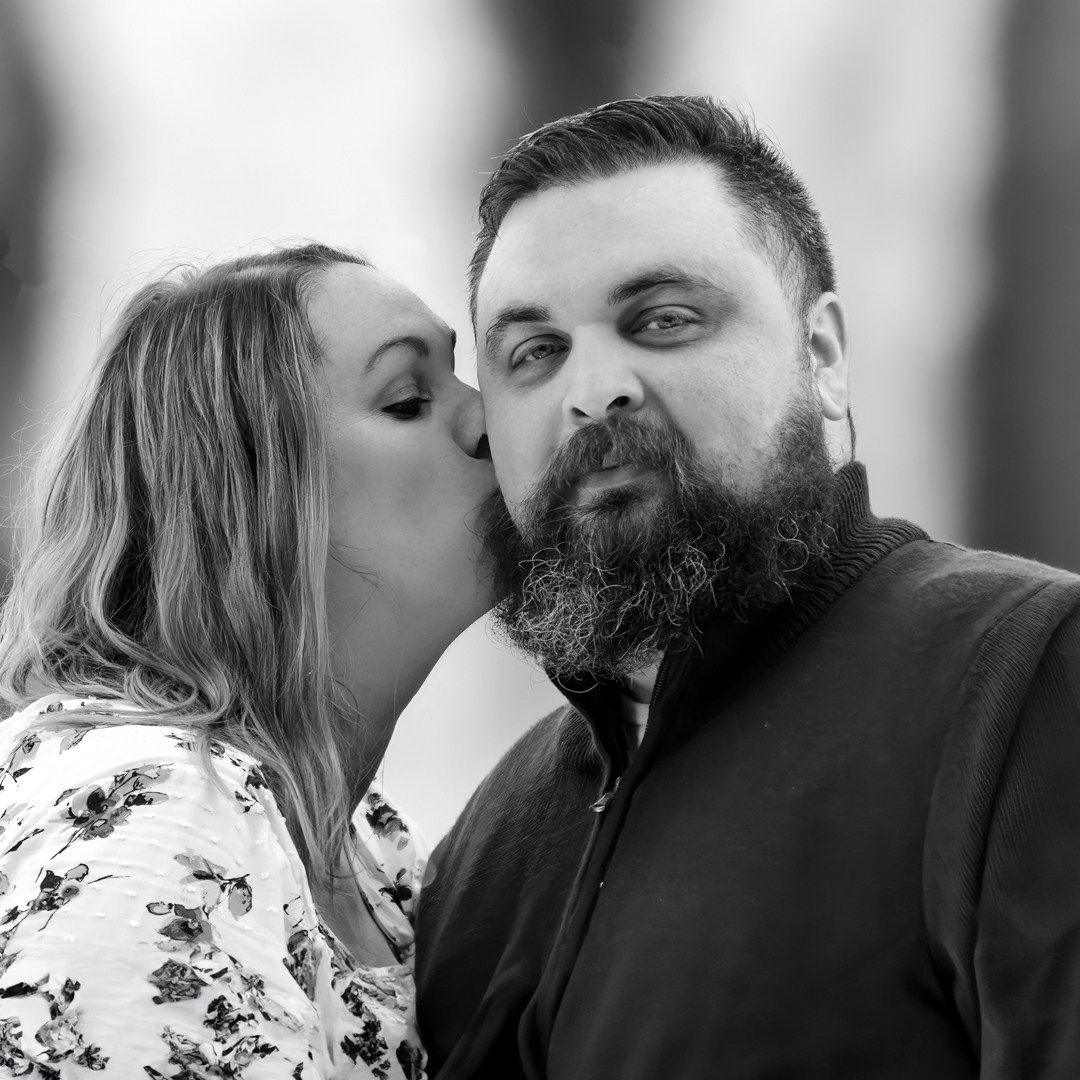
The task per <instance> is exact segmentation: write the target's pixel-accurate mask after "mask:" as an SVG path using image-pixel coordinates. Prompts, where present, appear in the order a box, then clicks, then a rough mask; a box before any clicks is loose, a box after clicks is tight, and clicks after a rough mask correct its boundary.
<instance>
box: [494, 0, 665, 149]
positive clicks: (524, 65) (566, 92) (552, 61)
mask: <svg viewBox="0 0 1080 1080" xmlns="http://www.w3.org/2000/svg"><path fill="white" fill-rule="evenodd" d="M645 2H647V0H488V4H489V5H490V8H491V11H492V16H493V18H494V21H495V25H496V26H497V27H499V29H500V31H501V32H502V34H503V37H504V39H505V42H506V45H507V49H508V52H509V53H510V55H511V57H512V60H511V71H513V72H514V73H515V74H516V75H517V78H518V87H517V90H518V94H517V98H516V99H515V100H514V101H513V102H512V103H511V104H510V107H509V108H508V109H507V113H506V121H505V126H504V130H503V131H502V132H500V136H501V142H500V143H499V144H498V146H497V151H496V152H497V153H498V154H501V153H503V152H504V151H505V150H508V149H509V148H510V146H511V145H512V144H513V142H514V141H515V140H517V139H518V138H519V137H520V136H522V135H524V134H526V133H527V132H530V131H533V130H534V129H535V128H538V127H539V126H540V125H541V124H546V123H548V122H549V121H551V120H557V119H558V118H559V117H560V116H568V115H570V114H571V113H576V112H581V111H582V110H583V109H591V108H593V107H594V106H596V105H602V104H604V103H605V102H607V101H614V100H615V99H616V98H620V97H628V96H630V95H631V94H632V93H633V90H632V86H631V81H632V80H631V71H630V63H629V59H628V56H627V50H628V47H629V45H630V42H631V39H632V37H633V34H634V30H635V28H636V25H637V21H638V17H639V14H640V12H641V9H642V7H643V6H644V3H645Z"/></svg>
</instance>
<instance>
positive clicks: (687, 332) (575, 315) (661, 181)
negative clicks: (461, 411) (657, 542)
mask: <svg viewBox="0 0 1080 1080" xmlns="http://www.w3.org/2000/svg"><path fill="white" fill-rule="evenodd" d="M477 338H478V340H477V344H478V350H479V374H480V385H481V390H482V391H483V395H484V405H485V412H486V417H487V428H488V437H489V439H490V442H491V450H492V456H493V459H494V462H495V471H496V474H497V476H498V479H499V484H500V487H501V488H502V492H503V495H504V497H505V499H506V502H507V506H508V508H509V510H510V514H511V516H512V517H514V518H515V520H517V519H518V514H517V510H518V508H519V507H521V505H522V503H523V500H524V499H525V498H526V496H527V495H528V494H529V492H530V490H531V489H532V488H533V487H534V485H535V484H536V483H537V481H538V480H539V479H540V478H541V476H542V475H543V473H544V470H545V468H546V467H547V465H548V463H549V462H550V460H551V458H552V456H553V455H554V454H555V453H556V451H557V450H558V449H559V448H560V447H561V446H563V445H564V444H565V443H566V441H567V440H568V439H569V438H570V437H571V435H573V434H574V432H575V431H577V430H579V429H581V428H583V427H587V426H588V425H590V424H595V423H597V422H602V421H604V420H606V419H610V418H611V417H612V416H613V415H614V414H616V413H623V414H651V415H653V416H656V417H657V418H659V419H661V420H663V421H665V422H666V423H668V424H670V425H673V426H674V427H675V428H677V429H678V430H679V431H680V432H681V433H682V435H684V436H685V437H686V439H687V440H688V441H689V443H690V444H691V445H692V446H693V448H694V451H695V452H696V454H697V456H698V458H699V459H700V460H701V461H702V462H703V463H704V464H705V465H706V466H715V467H717V468H722V470H723V475H724V480H725V482H726V483H727V484H728V485H729V486H730V487H731V488H732V489H734V490H738V491H743V492H745V493H747V494H752V493H754V492H755V491H757V490H758V489H759V487H760V485H761V484H762V483H763V482H764V481H765V479H766V478H767V476H768V475H769V470H770V467H771V466H772V465H773V463H774V460H775V456H776V445H777V443H776V438H777V435H778V434H779V433H780V431H781V429H782V427H783V424H784V422H785V419H786V418H788V417H789V416H790V413H791V409H792V406H793V404H794V403H796V402H798V401H802V402H803V403H806V402H808V401H809V402H810V403H811V407H812V408H820V404H819V403H818V398H817V396H816V394H815V391H814V387H813V383H814V376H813V374H812V373H811V371H810V370H809V368H808V365H807V359H808V357H809V358H811V359H813V351H812V349H811V345H812V342H811V340H810V335H808V333H807V328H806V326H805V323H804V321H803V319H802V318H801V317H800V315H799V313H798V312H797V310H796V307H795V305H794V303H793V302H792V299H791V297H790V296H789V295H788V292H787V291H786V290H785V288H784V285H783V284H782V282H781V280H780V277H779V275H778V273H777V271H776V269H775V266H774V264H773V263H772V262H771V261H770V259H769V258H768V256H767V255H766V254H765V253H764V251H763V250H762V249H761V246H760V244H759V243H758V242H756V241H755V240H754V239H753V238H752V237H751V235H750V233H749V231H748V227H747V225H746V223H745V214H744V211H743V210H742V209H741V207H740V206H739V204H738V203H737V202H736V201H735V200H734V199H733V198H732V197H731V196H730V195H729V194H728V193H727V192H726V190H725V189H724V186H723V182H722V180H721V179H720V177H719V176H718V174H717V172H716V171H715V170H714V169H712V168H710V167H709V166H707V165H705V164H703V163H678V164H668V165H657V166H649V167H646V168H640V169H635V170H633V171H630V172H626V173H623V174H621V175H618V176H615V177H611V178H608V179H602V180H596V181H591V182H589V183H585V184H581V185H577V186H573V187H556V188H551V189H548V190H547V191H543V192H541V193H539V194H537V195H534V196H531V197H530V198H527V199H524V200H522V201H521V202H520V203H518V204H516V205H515V206H514V207H513V208H512V209H511V210H510V212H509V213H508V214H507V216H506V218H505V220H504V221H503V223H502V226H501V227H500V229H499V236H498V239H497V240H496V241H495V244H494V246H493V248H492V250H491V254H490V257H489V260H488V263H487V266H486V267H485V270H484V273H483V276H482V278H481V281H480V286H479V292H478V297H477ZM605 464H606V463H605ZM640 480H641V477H640V476H639V475H637V473H636V472H635V470H634V469H633V468H632V467H627V466H624V465H621V464H619V463H615V464H614V466H613V467H608V468H600V469H597V470H595V471H593V472H591V473H590V474H589V475H588V476H587V477H586V478H585V480H584V481H583V482H582V483H581V485H580V487H579V489H578V491H576V492H575V493H574V496H573V497H574V499H575V500H576V501H577V502H578V503H579V504H581V503H585V504H587V503H588V502H589V501H590V500H591V499H593V498H596V497H601V496H600V493H601V492H603V493H604V495H603V496H602V497H609V496H610V495H611V494H612V488H618V487H619V486H621V485H624V484H635V482H637V484H636V486H640Z"/></svg>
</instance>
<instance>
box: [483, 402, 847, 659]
mask: <svg viewBox="0 0 1080 1080" xmlns="http://www.w3.org/2000/svg"><path fill="white" fill-rule="evenodd" d="M612 463H614V464H615V465H631V466H633V467H635V468H636V469H640V470H643V475H641V476H640V477H639V478H638V479H636V480H633V481H631V482H629V483H626V484H623V485H621V486H617V487H612V488H610V489H606V490H605V489H600V490H598V491H592V490H590V491H587V492H586V493H585V495H584V496H583V497H581V498H575V496H576V495H577V493H578V492H579V490H580V488H581V485H582V483H583V482H584V481H585V479H586V477H587V476H588V475H589V474H590V473H594V472H599V471H601V470H602V469H603V468H604V467H605V466H606V465H607V466H610V465H611V464H612ZM835 489H836V480H835V474H834V472H833V468H832V464H831V462H830V460H829V454H828V450H827V448H826V445H825V436H824V431H823V428H822V421H821V415H820V413H817V412H815V410H814V409H813V408H812V406H811V405H810V403H809V402H800V403H799V405H798V406H797V407H795V408H793V409H792V411H791V413H790V415H789V417H788V418H787V420H786V422H785V423H784V424H783V425H782V427H781V430H780V432H779V434H778V438H777V447H776V454H775V457H774V460H773V462H772V465H771V467H770V469H769V472H768V475H767V476H766V478H765V481H764V482H763V484H762V485H761V487H760V490H758V491H756V492H753V493H752V494H751V493H744V492H740V491H738V490H736V489H735V488H733V487H731V486H730V485H728V484H726V483H725V481H724V478H723V475H722V469H720V468H716V467H709V466H707V465H706V464H705V463H703V462H702V461H701V460H700V459H699V457H698V456H697V454H696V452H695V450H694V447H693V445H692V444H691V443H690V441H689V440H688V439H687V438H686V436H685V435H683V434H682V432H680V431H679V430H678V429H677V428H676V427H675V426H674V425H672V424H670V423H667V422H665V421H664V420H663V419H661V418H660V417H658V416H656V415H655V414H639V415H637V414H621V415H616V416H615V417H614V418H613V419H612V420H611V421H610V422H607V423H600V424H592V425H590V426H588V427H585V428H581V429H580V430H579V431H577V432H575V433H574V435H572V436H571V438H570V439H569V440H567V442H566V443H565V444H564V445H563V446H562V447H561V448H560V449H559V450H558V452H557V453H556V454H555V456H554V458H553V459H552V461H551V463H550V464H549V466H548V468H547V470H546V471H545V474H544V476H543V477H542V478H541V480H540V482H539V483H538V484H537V485H536V487H535V488H534V489H533V491H532V492H530V494H529V496H528V497H527V498H526V499H525V500H524V501H523V503H522V505H521V507H520V509H519V513H518V526H517V527H515V525H514V522H513V521H512V520H511V517H510V513H509V510H508V509H507V507H506V504H505V502H503V500H502V498H501V496H496V497H495V502H494V503H493V505H492V506H491V507H490V509H489V513H488V514H487V515H485V516H486V525H485V536H484V539H485V543H486V548H487V552H488V556H489V558H490V560H491V562H492V564H493V569H494V572H495V577H496V581H497V584H498V585H499V586H500V587H501V593H502V595H505V597H506V599H504V600H503V601H502V603H501V604H500V605H499V606H498V607H497V608H496V610H495V626H496V631H497V632H498V633H499V634H500V636H501V637H503V638H504V639H505V640H506V641H507V643H508V644H510V645H511V646H514V647H517V648H519V649H521V650H523V651H525V652H526V653H529V654H531V655H532V656H534V657H536V658H537V659H538V660H539V661H540V662H541V663H542V664H543V665H544V667H545V668H546V669H547V671H548V673H549V674H551V675H552V676H553V677H560V676H563V677H565V676H570V675H581V674H586V673H588V674H590V675H596V676H603V677H609V678H615V677H618V676H621V675H625V674H627V673H629V672H633V671H640V670H642V669H644V668H647V667H649V666H650V665H651V664H654V663H656V661H657V660H658V659H659V658H660V656H661V655H662V654H663V653H664V651H665V650H666V649H668V648H681V647H683V646H684V645H685V644H686V643H687V642H688V641H689V639H690V638H691V637H692V635H693V634H694V632H695V631H696V629H697V628H698V626H699V625H700V623H701V621H702V620H703V619H704V618H706V617H707V616H709V615H711V614H712V613H713V612H717V611H725V612H728V613H730V614H732V615H733V616H734V617H736V618H745V617H746V615H747V614H748V613H749V612H750V611H752V610H755V609H763V608H771V607H775V606H777V605H779V604H781V603H782V602H784V601H785V600H787V599H788V598H789V597H790V595H791V592H792V590H793V589H795V588H797V587H798V586H799V584H800V583H801V581H802V580H804V579H805V578H806V577H807V576H808V575H809V574H810V573H811V572H812V570H813V568H814V567H815V566H816V565H817V564H819V563H820V562H821V561H822V560H823V559H824V558H825V556H826V555H827V552H828V548H829V543H830V541H831V539H832V536H833V527H832V526H833V518H834V503H835Z"/></svg>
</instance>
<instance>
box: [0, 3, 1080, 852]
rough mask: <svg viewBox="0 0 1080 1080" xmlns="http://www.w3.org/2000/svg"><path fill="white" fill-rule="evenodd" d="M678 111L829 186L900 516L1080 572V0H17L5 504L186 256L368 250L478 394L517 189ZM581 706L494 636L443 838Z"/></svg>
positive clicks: (7, 125) (448, 735)
mask: <svg viewBox="0 0 1080 1080" xmlns="http://www.w3.org/2000/svg"><path fill="white" fill-rule="evenodd" d="M658 92H707V93H710V94H714V95H718V96H722V97H725V98H727V99H729V100H730V101H733V102H734V103H736V104H737V105H739V106H741V107H743V108H744V109H748V110H751V111H752V112H753V113H754V114H755V116H756V117H757V119H758V121H759V122H760V123H761V124H762V125H763V126H764V128H765V129H766V130H767V131H768V132H769V133H771V135H772V136H773V138H774V139H775V140H776V141H777V142H778V143H779V145H780V146H781V147H782V148H783V150H784V151H785V153H786V154H787V155H788V157H789V158H790V159H791V161H792V162H793V164H794V165H795V167H796V169H797V170H798V171H799V172H800V173H801V174H802V175H803V176H804V177H805V178H806V180H807V182H808V183H809V186H810V188H811V190H812V191H813V193H814V194H815V196H816V198H817V200H818V202H819V204H820V206H821V208H822V211H823V213H824V216H825V220H826V223H827V224H828V226H829V228H830V231H831V234H832V237H833V241H834V244H835V248H836V254H837V261H838V265H839V272H840V283H841V292H842V294H843V296H844V298H845V301H846V304H847V308H848V311H849V314H850V318H851V329H852V339H853V383H854V386H853V394H854V401H855V417H856V423H857V426H858V436H859V456H860V458H861V459H862V460H863V461H864V462H866V464H867V466H868V469H869V472H870V478H871V490H872V493H873V500H874V509H875V511H876V512H877V513H879V514H889V515H899V516H903V517H907V518H910V519H913V520H915V521H917V522H918V523H919V524H921V525H922V526H923V527H924V528H927V529H928V530H929V531H930V532H931V533H932V534H933V535H934V536H936V537H938V538H942V539H950V540H955V541H958V542H962V543H967V544H974V545H978V546H987V547H997V548H1001V549H1004V550H1007V551H1010V552H1014V553H1017V554H1021V555H1026V556H1028V557H1031V558H1037V559H1042V560H1045V561H1048V562H1051V563H1055V564H1057V565H1060V566H1066V567H1069V568H1070V569H1073V570H1080V499H1078V498H1077V481H1076V479H1075V477H1076V473H1077V470H1078V467H1080V425H1078V423H1077V420H1076V414H1077V409H1078V406H1080V363H1078V362H1077V361H1078V360H1080V356H1078V352H1080V200H1078V198H1077V193H1078V192H1080V0H395V2H394V3H388V2H386V0H304V2H303V3H299V2H297V0H155V2H154V3H152V4H151V3H146V0H21V2H20V0H0V443H2V446H0V459H2V462H3V465H4V468H3V470H2V472H0V476H2V479H0V485H2V486H3V488H4V489H5V492H4V493H3V494H4V496H5V498H10V497H11V496H12V495H13V494H14V493H15V492H16V491H17V488H18V476H19V473H18V470H17V469H16V468H14V466H15V465H16V463H17V461H18V457H19V455H20V453H22V452H23V451H25V450H27V449H31V448H32V447H33V445H34V443H35V442H36V441H37V440H38V439H39V438H40V435H41V433H42V431H43V429H44V427H45V426H47V424H48V422H49V419H50V417H52V416H54V415H55V413H56V411H57V410H58V409H60V408H62V407H63V406H64V405H65V404H66V403H67V402H68V401H69V400H70V399H71V396H72V395H73V393H74V392H75V390H76V389H77V387H78V385H79V383H80V380H81V379H82V378H83V376H84V373H85V372H86V370H87V367H88V365H89V364H90V362H91V359H92V357H93V355H94V352H95V350H96V348H97V345H98V342H99V340H100V338H101V333H102V327H103V325H104V324H107V321H108V319H109V317H110V313H112V312H113V311H114V310H115V308H116V307H117V305H118V304H119V303H120V302H122V301H123V299H124V298H125V297H126V296H127V295H128V294H129V293H130V291H131V290H132V289H133V288H134V287H135V286H136V285H137V284H138V283H139V282H140V281H141V280H143V278H144V277H145V276H146V275H147V274H151V273H153V272H154V271H155V270H157V269H160V268H161V267H162V266H163V265H168V264H171V263H172V262H174V261H175V260H176V259H177V258H195V259H202V258H205V257H208V256H221V255H229V254H233V253H235V252H236V251H237V250H240V249H248V250H250V249H252V248H253V247H258V246H260V245H263V244H266V243H268V242H272V241H277V240H284V239H295V238H300V237H314V238H319V239H323V240H326V241H329V242H331V243H334V244H340V245H345V246H350V247H356V248H360V249H362V250H363V251H365V252H366V253H367V254H368V255H369V256H370V257H371V258H372V259H373V260H374V261H375V262H376V264H377V265H379V266H380V267H381V268H382V269H384V270H387V271H389V272H391V273H392V274H394V275H395V276H396V277H397V278H399V279H400V280H401V281H402V282H404V283H405V284H407V285H408V286H409V287H411V288H412V289H414V290H415V291H416V292H418V293H419V294H420V295H421V296H422V297H423V298H424V299H425V300H426V301H427V302H428V304H429V305H430V306H431V307H432V308H434V309H435V310H436V311H437V312H439V313H440V314H441V315H443V316H444V317H445V318H447V319H448V320H449V321H450V323H451V324H452V325H454V326H456V327H457V328H458V329H459V331H460V332H461V334H462V340H463V342H464V344H463V345H462V347H461V350H460V352H461V355H460V358H459V359H460V365H461V369H462V370H463V371H464V373H465V377H466V378H467V379H469V380H470V381H475V377H474V362H473V356H472V352H471V344H470V334H469V333H468V318H467V311H466V302H465V290H464V267H465V264H466V261H467V258H468V255H469V251H470V245H471V238H472V232H473V229H474V228H475V213H474V208H475V203H476V198H477V195H478V193H479V190H480V187H481V185H482V183H483V180H484V178H485V175H486V174H487V173H488V172H489V171H490V170H491V169H492V168H493V164H494V161H495V160H496V159H497V157H498V155H499V154H500V153H501V152H502V151H503V150H505V149H506V148H507V147H508V146H509V145H510V144H511V143H512V141H513V140H514V139H515V138H516V137H517V136H518V135H521V134H523V133H525V132H526V131H529V130H531V129H532V128H534V127H536V126H538V125H539V124H541V123H543V122H545V121H547V120H550V119H553V118H555V117H557V116H560V115H563V114H566V113H569V112H574V111H578V110H580V109H582V108H586V107H589V106H592V105H596V104H599V103H601V102H604V101H608V100H611V99H613V98H616V97H624V96H633V95H644V94H650V93H658ZM5 518H6V514H5ZM0 536H2V540H0V543H2V545H3V549H2V550H0V558H3V559H4V560H5V561H6V560H7V559H8V558H9V550H10V531H9V530H7V529H4V530H0ZM558 701H559V698H558V695H557V694H556V693H555V691H554V690H553V688H552V687H551V686H550V685H549V684H548V683H547V682H546V680H545V679H544V678H543V676H542V675H541V674H539V673H538V672H536V671H535V670H534V669H532V668H531V667H529V666H528V665H527V664H525V663H524V662H522V661H520V660H518V659H515V658H514V657H512V656H510V655H508V654H507V653H505V652H504V651H503V650H502V649H501V648H500V647H499V646H497V645H496V644H494V643H493V642H492V641H491V640H490V638H489V636H488V633H487V629H486V627H485V624H484V623H483V622H480V623H478V624H476V625H475V626H473V627H472V628H471V629H470V630H468V631H467V632H466V633H465V634H464V635H463V636H462V637H461V638H460V639H459V640H458V641H457V643H456V644H455V645H454V646H453V647H452V649H451V650H450V651H449V653H448V654H447V655H446V656H445V657H444V659H443V661H442V662H441V663H440V665H439V667H438V668H437V669H436V671H435V672H434V673H433V675H432V676H431V678H430V679H429V681H428V683H427V684H426V685H425V686H424V688H423V689H422V691H421V692H420V694H419V695H418V697H417V698H416V699H415V700H414V702H413V704H412V705H411V706H410V707H409V709H408V711H407V713H406V715H405V716H404V717H403V719H402V721H401V724H400V727H399V731H398V733H397V735H396V736H395V739H394V742H393V744H392V746H391V750H390V754H389V756H388V758H387V762H386V765H385V767H384V780H385V783H386V785H387V787H388V788H389V789H390V790H391V792H392V793H393V794H394V795H395V796H396V797H397V799H398V800H400V801H401V802H402V803H403V804H404V806H405V807H406V808H408V809H409V811H410V812H411V813H412V815H413V817H414V818H416V819H417V820H418V822H419V823H420V825H421V827H422V828H423V830H424V831H425V832H426V833H427V835H428V837H429V839H431V840H435V839H437V838H438V837H439V836H440V835H441V834H442V833H443V832H444V831H445V829H446V828H447V827H448V826H449V825H450V823H451V822H452V821H453V819H454V817H455V816H456V814H457V813H458V811H459V810H460V808H461V807H462V806H463V804H464V802H465V799H466V798H467V797H468V795H469V793H470V792H471V791H472V790H473V788H474V787H475V785H476V784H477V782H478V781H479V780H480V779H481V777H482V776H483V775H484V774H485V773H486V772H487V770H488V769H489V768H490V767H491V766H492V765H493V764H494V762H495V761H496V760H497V759H498V757H499V756H500V755H501V753H502V752H503V751H504V750H505V749H506V748H507V747H508V746H509V745H510V743H511V742H512V741H513V740H514V739H515V738H516V737H517V736H518V735H519V734H520V733H521V732H522V731H523V730H524V729H525V728H526V727H527V726H528V725H529V724H530V723H531V722H532V721H533V720H535V719H536V718H538V717H539V716H541V715H542V714H543V713H544V712H546V711H548V710H549V709H550V708H552V707H554V705H555V704H557V702H558Z"/></svg>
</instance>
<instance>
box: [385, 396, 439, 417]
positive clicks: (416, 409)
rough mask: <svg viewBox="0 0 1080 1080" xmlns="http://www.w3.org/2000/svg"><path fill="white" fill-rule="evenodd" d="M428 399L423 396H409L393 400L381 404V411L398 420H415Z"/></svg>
mask: <svg viewBox="0 0 1080 1080" xmlns="http://www.w3.org/2000/svg"><path fill="white" fill-rule="evenodd" d="M429 401H430V399H429V398H425V397H410V398H405V399H404V400H403V401H393V402H391V403H390V404H389V405H384V406H383V412H384V413H387V414H388V415H389V416H393V417H396V418H397V419H398V420H415V419H416V418H417V417H418V416H419V415H420V414H421V413H422V412H423V411H424V406H425V405H427V404H428V402H429Z"/></svg>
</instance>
